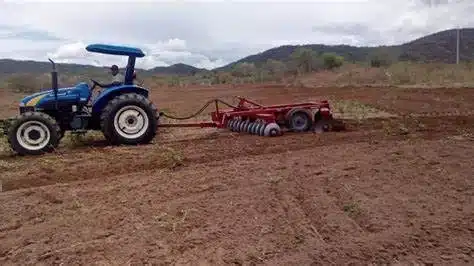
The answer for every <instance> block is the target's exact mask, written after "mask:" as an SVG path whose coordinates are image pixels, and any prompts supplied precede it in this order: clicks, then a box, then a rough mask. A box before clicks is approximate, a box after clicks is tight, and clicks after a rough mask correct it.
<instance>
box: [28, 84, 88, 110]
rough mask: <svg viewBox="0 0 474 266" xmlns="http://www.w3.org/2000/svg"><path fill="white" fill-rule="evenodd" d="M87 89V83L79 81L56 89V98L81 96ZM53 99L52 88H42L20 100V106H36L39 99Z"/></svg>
mask: <svg viewBox="0 0 474 266" xmlns="http://www.w3.org/2000/svg"><path fill="white" fill-rule="evenodd" d="M88 90H89V85H87V83H79V84H78V85H76V86H73V87H67V88H60V89H58V98H59V97H64V96H68V95H75V96H82V95H84V92H85V91H88ZM46 99H49V100H50V99H54V90H52V89H49V90H43V91H40V92H37V93H34V94H31V95H29V96H26V97H25V98H23V99H22V100H21V101H20V106H36V105H37V104H38V103H39V102H40V101H41V100H46Z"/></svg>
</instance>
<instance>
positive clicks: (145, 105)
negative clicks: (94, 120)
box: [100, 93, 158, 145]
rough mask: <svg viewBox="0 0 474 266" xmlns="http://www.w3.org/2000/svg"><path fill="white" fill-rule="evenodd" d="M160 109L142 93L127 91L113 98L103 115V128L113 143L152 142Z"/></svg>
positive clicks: (135, 143)
mask: <svg viewBox="0 0 474 266" xmlns="http://www.w3.org/2000/svg"><path fill="white" fill-rule="evenodd" d="M157 114H158V110H157V108H156V107H155V106H154V105H153V103H152V102H151V101H150V100H148V99H147V98H145V97H143V96H142V95H140V94H135V93H127V94H122V95H119V96H117V97H115V98H113V99H112V100H111V101H110V102H109V103H108V104H107V106H106V107H105V108H104V110H103V112H102V115H101V123H100V126H101V129H102V133H103V134H104V136H105V138H106V139H107V140H108V141H109V142H110V143H112V144H114V145H118V144H125V145H137V144H147V143H150V142H151V141H152V140H153V138H154V137H155V135H156V130H157V128H158V119H157Z"/></svg>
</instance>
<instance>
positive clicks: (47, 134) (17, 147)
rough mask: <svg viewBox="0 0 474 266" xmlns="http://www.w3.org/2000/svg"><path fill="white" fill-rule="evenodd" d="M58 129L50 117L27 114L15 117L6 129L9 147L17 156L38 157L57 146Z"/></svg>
mask: <svg viewBox="0 0 474 266" xmlns="http://www.w3.org/2000/svg"><path fill="white" fill-rule="evenodd" d="M59 139H60V128H59V126H58V124H57V122H56V120H54V118H52V117H51V116H49V115H47V114H45V113H41V112H27V113H23V114H21V115H19V116H18V117H16V118H15V119H14V120H13V122H12V124H11V125H10V128H9V129H8V142H9V143H10V147H11V148H12V149H13V150H14V151H15V152H16V153H18V154H19V155H40V154H44V153H47V152H51V151H53V150H54V149H55V148H56V147H57V146H58V145H59Z"/></svg>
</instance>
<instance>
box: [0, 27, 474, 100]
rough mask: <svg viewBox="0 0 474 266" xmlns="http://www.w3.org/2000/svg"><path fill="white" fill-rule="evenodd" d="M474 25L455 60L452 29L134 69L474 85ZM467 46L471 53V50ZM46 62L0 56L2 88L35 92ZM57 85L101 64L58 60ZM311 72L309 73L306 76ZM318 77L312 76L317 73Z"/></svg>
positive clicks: (151, 79) (198, 75)
mask: <svg viewBox="0 0 474 266" xmlns="http://www.w3.org/2000/svg"><path fill="white" fill-rule="evenodd" d="M469 47H474V29H462V34H461V46H460V48H461V49H460V59H461V62H462V64H460V65H457V66H456V65H452V63H454V62H455V58H456V57H455V51H456V50H455V48H456V31H455V30H447V31H442V32H438V33H435V34H431V35H428V36H425V37H423V38H419V39H417V40H414V41H411V42H409V43H405V44H402V45H398V46H383V47H354V46H348V45H337V46H328V45H320V44H314V45H299V46H294V45H285V46H280V47H276V48H273V49H269V50H267V51H264V52H262V53H259V54H255V55H251V56H248V57H245V58H243V59H241V60H238V61H236V62H233V63H231V64H228V65H226V66H223V67H220V68H216V69H213V70H206V69H199V68H196V67H193V66H189V65H186V64H175V65H172V66H169V67H156V68H153V69H150V70H141V69H140V70H137V73H138V75H139V79H141V80H143V81H145V83H146V85H148V86H181V87H182V86H189V85H213V84H242V83H261V82H284V83H298V84H300V85H302V84H303V85H305V84H306V85H309V86H312V85H315V84H323V83H325V82H326V83H327V82H329V83H336V84H378V83H384V84H395V85H404V84H447V83H452V82H458V83H462V84H473V83H474V75H472V72H471V71H472V66H473V65H472V64H471V63H470V62H471V61H473V59H474V50H472V48H469ZM470 50H471V51H470ZM50 69H51V66H50V64H49V63H46V62H33V61H16V60H8V59H2V60H0V88H6V89H8V90H11V91H17V92H33V91H38V90H39V89H40V88H47V87H48V86H50V80H49V71H50ZM58 70H59V76H60V85H61V86H70V85H74V84H76V83H77V82H79V81H86V82H87V81H89V79H90V78H94V79H98V80H107V79H109V78H110V77H109V76H108V69H107V68H105V67H94V66H83V65H77V64H59V66H58ZM309 73H313V74H312V75H313V77H312V78H310V77H308V74H309ZM318 74H321V75H322V74H324V75H325V78H323V76H320V77H321V78H320V79H318V80H312V81H311V79H315V76H314V75H316V77H319V76H318Z"/></svg>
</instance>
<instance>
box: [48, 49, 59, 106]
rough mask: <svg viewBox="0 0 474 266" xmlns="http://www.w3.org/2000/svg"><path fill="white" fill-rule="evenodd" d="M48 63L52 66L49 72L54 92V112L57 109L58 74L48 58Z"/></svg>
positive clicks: (54, 65) (52, 62)
mask: <svg viewBox="0 0 474 266" xmlns="http://www.w3.org/2000/svg"><path fill="white" fill-rule="evenodd" d="M48 60H49V62H51V64H52V65H53V70H52V71H51V87H52V89H53V91H54V100H55V107H56V110H57V109H58V72H57V71H56V64H55V63H54V61H53V60H51V58H48Z"/></svg>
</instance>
